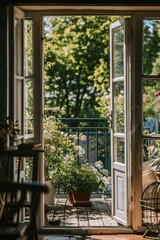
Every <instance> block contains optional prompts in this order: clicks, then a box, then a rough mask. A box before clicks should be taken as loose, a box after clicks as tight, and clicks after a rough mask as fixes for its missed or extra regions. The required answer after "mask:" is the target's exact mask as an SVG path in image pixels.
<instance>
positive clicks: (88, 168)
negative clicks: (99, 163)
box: [52, 158, 104, 205]
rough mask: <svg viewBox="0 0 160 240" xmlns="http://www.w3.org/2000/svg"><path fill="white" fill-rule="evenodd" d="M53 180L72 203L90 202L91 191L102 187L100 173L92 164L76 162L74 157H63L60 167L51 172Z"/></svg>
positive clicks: (102, 181) (102, 180)
mask: <svg viewBox="0 0 160 240" xmlns="http://www.w3.org/2000/svg"><path fill="white" fill-rule="evenodd" d="M52 179H53V182H54V181H55V182H57V183H58V184H59V186H60V189H61V190H62V191H63V192H64V193H66V194H68V197H69V201H70V203H72V204H73V205H83V204H90V196H91V193H92V192H96V191H97V190H98V188H99V187H100V186H103V187H104V179H103V176H102V174H101V173H100V172H99V171H98V170H97V169H96V168H95V166H94V165H92V164H77V161H76V160H75V159H70V158H68V159H64V161H63V163H62V165H61V167H60V168H59V169H56V170H55V171H53V172H52Z"/></svg>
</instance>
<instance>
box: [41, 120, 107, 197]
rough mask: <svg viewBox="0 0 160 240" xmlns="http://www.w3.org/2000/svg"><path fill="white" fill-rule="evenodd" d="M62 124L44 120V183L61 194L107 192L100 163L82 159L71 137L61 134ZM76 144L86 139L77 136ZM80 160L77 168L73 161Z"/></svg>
mask: <svg viewBox="0 0 160 240" xmlns="http://www.w3.org/2000/svg"><path fill="white" fill-rule="evenodd" d="M63 127H64V124H63V123H62V122H61V121H60V120H58V119H57V118H55V117H53V116H49V117H46V118H45V119H44V173H45V179H46V180H51V181H52V182H53V183H55V184H57V185H58V186H59V187H60V188H61V190H62V191H64V192H65V193H69V192H70V191H73V190H74V191H82V190H83V191H91V192H92V191H96V190H98V189H100V191H101V192H103V193H104V194H109V193H110V192H111V178H110V177H109V176H108V170H106V169H105V168H104V166H103V163H102V162H101V161H98V162H96V163H94V164H91V163H88V161H87V160H86V159H84V154H85V150H84V149H83V148H82V147H81V146H80V145H77V144H76V142H77V139H76V138H77V137H76V135H74V134H69V135H68V133H65V132H63V131H62V129H63ZM79 138H80V139H79V140H82V141H85V140H86V137H85V136H84V135H83V134H80V136H79ZM78 159H79V160H80V164H78V163H77V160H78Z"/></svg>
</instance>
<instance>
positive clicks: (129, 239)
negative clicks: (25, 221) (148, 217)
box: [38, 234, 156, 240]
mask: <svg viewBox="0 0 160 240" xmlns="http://www.w3.org/2000/svg"><path fill="white" fill-rule="evenodd" d="M144 239H146V240H147V238H143V236H142V234H114V235H91V236H63V235H61V236H60V235H45V236H44V235H39V238H38V240H144ZM155 239H156V238H155Z"/></svg>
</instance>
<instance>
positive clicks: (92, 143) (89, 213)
mask: <svg viewBox="0 0 160 240" xmlns="http://www.w3.org/2000/svg"><path fill="white" fill-rule="evenodd" d="M61 121H62V122H63V123H65V127H62V128H61V131H64V132H65V133H67V134H68V135H73V136H74V139H76V140H75V141H76V144H77V145H79V146H81V147H82V148H83V149H84V154H83V158H84V159H87V161H88V162H89V163H94V162H96V161H98V160H101V161H102V162H103V165H104V168H105V169H107V170H108V172H109V176H110V174H111V156H110V132H109V128H108V127H107V125H108V124H107V119H104V118H103V119H93V118H92V119H84V118H83V119H75V118H74V119H69V118H63V119H61ZM80 135H82V136H83V137H84V138H85V141H82V140H80ZM81 161H82V158H81V157H78V158H77V162H78V163H80V162H81ZM90 201H91V204H90V205H86V206H85V205H84V206H73V205H72V204H70V202H69V200H68V197H67V195H65V194H64V193H62V192H61V191H60V189H59V188H57V192H56V200H55V204H54V205H53V206H49V205H48V206H47V205H46V206H45V210H46V211H45V213H46V226H48V227H54V228H57V227H58V228H59V227H64V228H65V227H66V228H68V227H105V226H118V224H117V222H116V221H115V220H113V219H112V216H111V207H112V206H111V205H112V199H111V193H110V194H105V195H104V194H103V193H102V192H101V191H98V192H96V193H92V195H91V200H90Z"/></svg>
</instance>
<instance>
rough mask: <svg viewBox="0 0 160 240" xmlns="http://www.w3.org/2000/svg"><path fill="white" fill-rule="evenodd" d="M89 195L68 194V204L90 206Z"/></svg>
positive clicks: (84, 193)
mask: <svg viewBox="0 0 160 240" xmlns="http://www.w3.org/2000/svg"><path fill="white" fill-rule="evenodd" d="M90 197H91V193H86V192H72V193H69V194H68V199H69V202H70V203H71V204H73V205H76V206H82V205H90V204H91V202H90Z"/></svg>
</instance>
